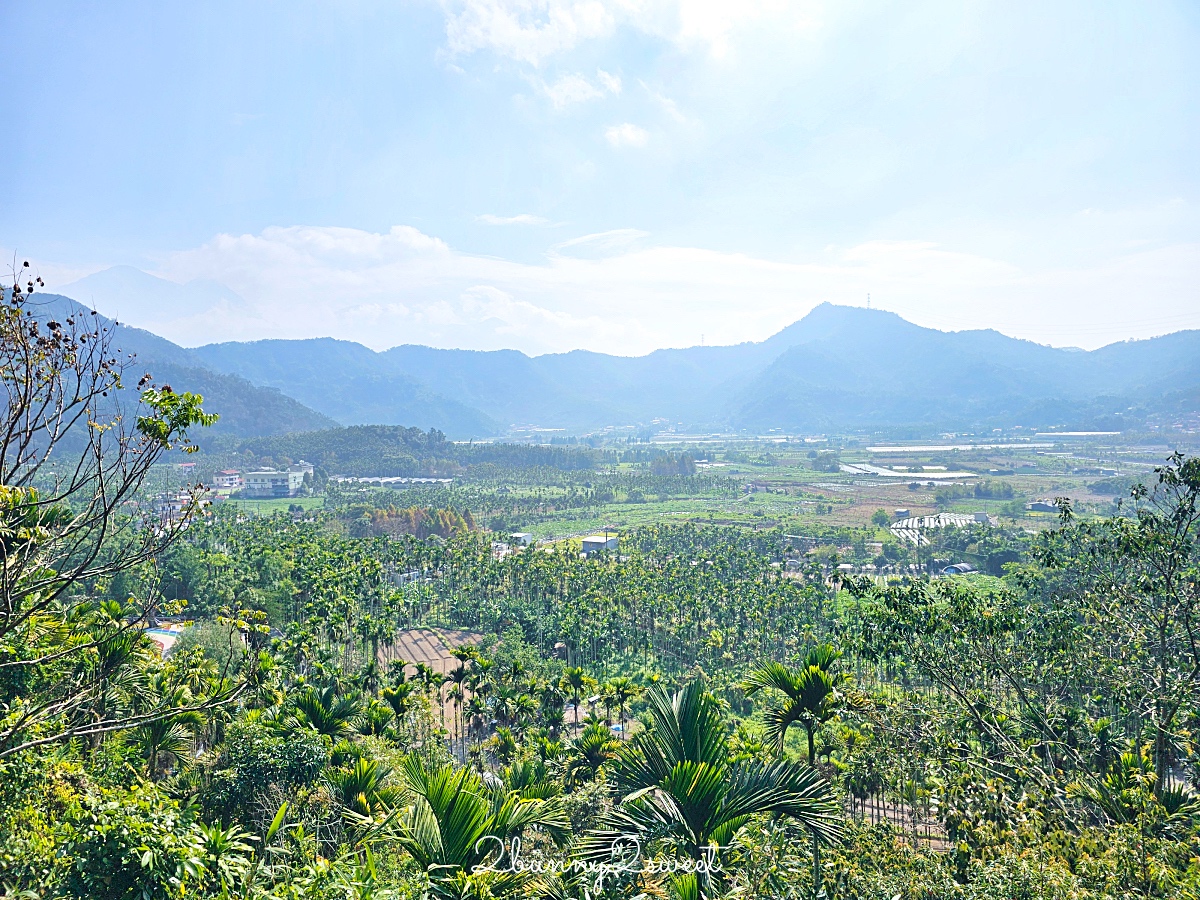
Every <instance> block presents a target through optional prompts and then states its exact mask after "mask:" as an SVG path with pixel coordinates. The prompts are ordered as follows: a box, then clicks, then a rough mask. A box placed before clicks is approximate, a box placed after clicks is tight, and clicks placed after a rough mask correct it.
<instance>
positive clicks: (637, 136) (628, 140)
mask: <svg viewBox="0 0 1200 900" xmlns="http://www.w3.org/2000/svg"><path fill="white" fill-rule="evenodd" d="M649 137H650V135H649V134H647V132H646V129H645V128H642V127H640V126H638V125H634V124H633V123H632V122H623V123H622V124H620V125H612V126H610V127H609V128H606V129H605V130H604V138H605V140H607V141H608V142H609V143H610V144H612V146H614V147H645V146H646V141H647V140H648V139H649Z"/></svg>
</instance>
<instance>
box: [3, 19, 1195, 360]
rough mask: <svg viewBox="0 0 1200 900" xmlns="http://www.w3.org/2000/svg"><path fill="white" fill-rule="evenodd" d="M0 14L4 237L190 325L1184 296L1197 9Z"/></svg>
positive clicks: (463, 321)
mask: <svg viewBox="0 0 1200 900" xmlns="http://www.w3.org/2000/svg"><path fill="white" fill-rule="evenodd" d="M0 22H2V24H3V29H4V34H5V35H6V36H7V37H8V47H7V52H6V53H4V54H2V55H0V81H2V83H3V84H4V86H5V90H4V91H2V92H0V114H2V116H3V119H2V120H3V121H4V122H5V123H6V124H7V128H6V129H5V130H6V136H5V139H4V142H3V145H2V149H0V197H3V198H4V201H3V202H0V252H3V259H4V260H5V263H4V265H5V266H6V267H7V265H8V264H9V262H10V261H11V260H12V259H14V258H15V257H19V258H20V259H29V260H30V261H31V262H33V263H34V264H35V265H36V267H37V269H38V271H39V272H40V273H41V274H42V277H43V278H44V279H45V280H46V281H47V283H48V287H49V288H50V289H52V290H53V289H61V290H63V291H64V292H66V293H69V294H71V295H72V296H75V297H76V299H79V300H82V301H84V302H90V303H94V304H95V305H96V306H97V307H98V308H99V309H100V310H101V312H105V313H109V314H114V315H117V316H118V317H121V318H122V319H123V320H124V321H127V322H129V323H131V324H134V325H141V326H143V327H148V328H151V330H154V331H156V332H158V333H160V334H162V335H164V336H166V337H168V338H171V339H172V340H175V341H177V342H179V343H182V344H184V345H187V346H195V345H199V344H204V343H209V342H214V341H225V340H254V339H259V338H267V337H288V338H298V337H318V336H333V337H339V338H345V339H349V340H356V341H359V342H361V343H364V344H366V345H368V346H371V347H374V348H376V349H383V348H386V347H389V346H394V345H396V344H402V343H425V344H431V345H434V346H442V347H463V348H469V349H495V348H500V347H512V348H516V349H520V350H524V351H526V352H529V353H542V352H554V351H563V350H569V349H575V348H586V349H592V350H599V351H605V352H610V353H618V354H622V355H633V354H641V353H646V352H649V351H651V350H653V349H655V348H659V347H678V346H689V345H694V344H699V343H708V344H728V343H735V342H738V341H745V340H762V339H764V338H766V337H768V336H769V335H770V334H772V333H774V332H775V331H778V330H779V329H781V328H783V327H784V326H786V325H788V324H790V323H791V322H793V321H795V320H797V319H799V318H802V317H803V316H804V315H805V314H806V313H807V312H808V311H809V310H810V309H812V308H813V307H814V306H816V305H817V304H819V303H821V302H824V301H830V302H833V303H840V304H847V305H855V306H865V305H867V303H868V295H869V297H870V300H869V302H870V305H871V306H873V307H877V308H880V309H886V310H890V311H893V312H896V313H898V314H900V315H902V316H904V317H905V318H907V319H909V320H911V321H914V322H917V323H918V324H921V325H926V326H929V327H935V328H940V329H943V330H961V329H967V328H995V329H997V330H999V331H1002V332H1004V333H1006V334H1010V335H1013V336H1016V337H1021V338H1027V339H1031V340H1035V341H1038V342H1040V343H1045V344H1052V345H1055V346H1078V347H1084V348H1089V349H1090V348H1093V347H1097V346H1101V345H1103V344H1106V343H1110V342H1112V341H1118V340H1125V339H1129V338H1143V337H1148V336H1152V335H1157V334H1163V333H1167V332H1171V331H1176V330H1180V329H1183V328H1200V291H1198V289H1197V285H1198V284H1200V214H1198V211H1197V210H1198V203H1200V191H1198V182H1200V165H1198V164H1197V160H1200V129H1198V123H1200V52H1197V51H1200V6H1198V5H1197V4H1195V3H1170V2H1161V3H1159V2H1144V3H1128V2H1113V3H1104V2H1078V3H1076V2H1069V0H1063V2H1055V3H1045V2H1020V0H1005V2H997V3H987V2H981V3H969V2H968V3H957V2H956V3H929V2H921V0H905V2H896V3H888V2H880V0H876V2H869V3H868V2H862V3H860V2H855V0H841V2H836V3H833V2H830V3H820V2H812V3H809V2H802V0H796V2H770V0H765V2H756V0H738V2H711V0H444V2H440V3H439V2H417V0H414V2H404V0H391V2H382V0H381V2H373V0H337V2H334V0H331V2H323V3H318V2H306V0H288V2H268V0H262V2H253V3H246V2H221V0H206V2H205V3H193V4H176V3H168V4H164V3H157V2H146V3H136V2H121V0H109V2H105V3H62V2H54V0H40V2H38V3H24V2H14V0H0ZM111 267H118V268H116V269H112V268H111ZM130 267H131V268H130ZM133 270H138V271H136V272H135V271H133ZM141 273H148V274H149V275H150V276H153V278H147V277H143V276H142V275H141Z"/></svg>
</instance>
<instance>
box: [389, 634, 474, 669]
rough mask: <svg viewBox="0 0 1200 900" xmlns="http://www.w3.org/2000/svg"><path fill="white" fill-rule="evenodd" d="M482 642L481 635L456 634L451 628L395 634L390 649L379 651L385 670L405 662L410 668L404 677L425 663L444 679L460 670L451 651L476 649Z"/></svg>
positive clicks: (407, 667) (406, 667)
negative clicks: (398, 661)
mask: <svg viewBox="0 0 1200 900" xmlns="http://www.w3.org/2000/svg"><path fill="white" fill-rule="evenodd" d="M482 641H483V635H482V634H476V633H475V632H471V631H457V630H455V629H452V628H409V629H407V630H405V631H400V632H397V633H396V637H395V641H394V642H393V644H392V645H391V646H390V647H380V648H379V664H380V665H381V666H384V667H386V666H387V665H388V663H391V662H393V661H394V660H398V659H402V660H404V661H405V662H406V663H410V665H406V666H405V667H404V673H405V676H406V677H407V676H410V675H413V674H415V673H416V671H417V670H416V666H415V665H411V664H415V663H424V664H425V665H427V666H429V667H430V668H431V669H433V671H435V672H440V673H441V674H443V675H445V674H446V673H447V672H449V671H450V670H451V669H456V668H458V665H459V663H458V660H457V659H455V658H454V657H453V656H452V655H451V654H450V651H451V650H453V649H454V648H455V647H462V646H465V645H470V646H477V645H479V644H480V643H481V642H482Z"/></svg>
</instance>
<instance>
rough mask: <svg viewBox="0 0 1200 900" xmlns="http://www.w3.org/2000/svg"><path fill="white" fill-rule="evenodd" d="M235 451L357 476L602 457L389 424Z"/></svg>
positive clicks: (557, 464)
mask: <svg viewBox="0 0 1200 900" xmlns="http://www.w3.org/2000/svg"><path fill="white" fill-rule="evenodd" d="M237 451H238V452H241V453H249V454H251V455H252V456H253V457H255V458H256V459H258V460H260V461H268V460H269V461H270V462H271V463H272V464H280V465H282V464H286V461H292V462H294V461H296V460H299V459H304V460H306V461H308V462H311V463H314V464H315V465H317V466H320V467H321V468H322V469H324V470H325V471H327V472H329V473H330V474H337V475H351V476H357V477H394V476H414V475H417V476H424V475H433V476H436V475H450V474H457V473H459V472H461V471H463V470H464V469H465V468H467V467H469V466H479V465H488V464H491V465H494V466H497V467H505V468H520V469H529V468H536V467H545V468H551V469H560V470H563V471H576V470H580V469H591V468H593V467H594V466H595V464H596V462H597V461H598V460H599V459H600V458H601V457H602V453H601V452H600V451H595V450H591V449H590V448H587V447H544V446H540V445H537V444H473V443H465V444H464V443H457V444H456V443H454V442H452V441H448V440H447V439H446V436H445V435H444V434H443V433H442V432H440V431H438V430H436V429H430V430H429V431H422V430H421V429H420V428H404V427H402V426H389V425H355V426H351V427H349V428H332V429H326V430H322V431H312V432H305V433H302V434H285V435H276V436H273V437H262V438H254V439H252V440H248V441H246V442H244V443H243V444H241V446H239V447H238V448H237Z"/></svg>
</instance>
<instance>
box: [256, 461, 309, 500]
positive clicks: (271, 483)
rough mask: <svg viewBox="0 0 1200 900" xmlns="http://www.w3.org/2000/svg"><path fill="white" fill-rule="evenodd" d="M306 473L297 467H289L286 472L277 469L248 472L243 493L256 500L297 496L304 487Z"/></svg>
mask: <svg viewBox="0 0 1200 900" xmlns="http://www.w3.org/2000/svg"><path fill="white" fill-rule="evenodd" d="M304 474H305V473H304V471H303V470H297V469H296V468H293V469H288V470H287V471H286V472H280V471H277V470H275V469H262V470H260V471H258V472H247V473H246V477H245V487H244V488H243V489H242V494H244V495H245V496H246V497H248V498H251V499H255V500H263V499H270V498H272V497H295V496H296V495H297V494H298V493H300V489H301V488H302V487H304Z"/></svg>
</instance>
